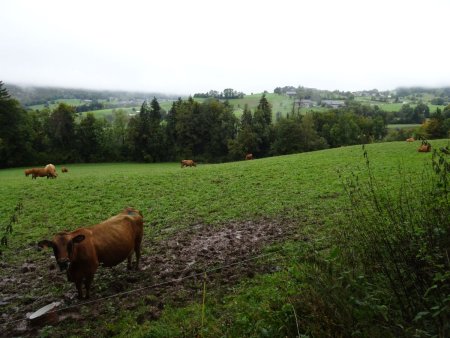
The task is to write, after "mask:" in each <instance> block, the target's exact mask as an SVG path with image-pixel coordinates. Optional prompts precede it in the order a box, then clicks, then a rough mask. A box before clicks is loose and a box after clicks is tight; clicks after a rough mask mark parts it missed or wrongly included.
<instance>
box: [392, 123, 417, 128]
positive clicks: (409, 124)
mask: <svg viewBox="0 0 450 338" xmlns="http://www.w3.org/2000/svg"><path fill="white" fill-rule="evenodd" d="M420 126H421V124H419V123H416V124H413V123H408V124H388V126H387V127H388V129H414V128H419V127H420Z"/></svg>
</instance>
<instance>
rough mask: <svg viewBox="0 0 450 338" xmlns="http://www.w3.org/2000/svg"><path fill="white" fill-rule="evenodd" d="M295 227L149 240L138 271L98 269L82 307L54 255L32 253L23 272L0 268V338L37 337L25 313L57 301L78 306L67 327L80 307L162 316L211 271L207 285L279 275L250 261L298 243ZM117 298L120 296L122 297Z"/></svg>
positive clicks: (269, 223) (244, 227)
mask: <svg viewBox="0 0 450 338" xmlns="http://www.w3.org/2000/svg"><path fill="white" fill-rule="evenodd" d="M297 230H298V224H297V223H293V222H290V221H274V220H264V219H263V220H259V221H246V222H232V223H228V224H226V225H223V226H220V227H212V226H209V225H203V224H200V225H196V226H192V227H190V228H188V229H184V230H180V231H177V232H176V233H174V234H172V235H170V236H169V237H168V238H166V239H164V240H158V241H156V240H152V239H149V238H146V239H145V240H144V248H145V249H144V254H143V256H142V259H141V271H127V270H126V268H125V263H124V264H120V265H119V266H117V267H114V268H102V267H101V268H99V270H98V271H97V274H96V276H95V280H94V284H93V288H92V295H91V301H93V302H92V303H89V304H86V305H83V306H78V305H81V304H80V303H83V302H84V301H79V300H77V299H76V290H75V287H74V285H73V284H72V283H69V282H67V280H66V276H65V275H64V274H61V273H60V272H59V271H58V270H57V269H56V268H55V265H54V258H49V257H50V256H51V254H50V252H47V253H46V254H43V253H41V254H39V253H37V254H33V257H37V258H36V259H33V260H28V261H26V262H24V263H23V264H22V265H21V266H18V267H12V266H9V265H7V264H5V263H2V264H3V265H2V268H4V269H5V271H6V274H3V273H2V275H3V277H1V279H0V310H1V311H0V312H1V313H2V314H1V317H0V324H1V326H0V333H1V334H0V336H4V335H6V336H17V335H20V336H30V335H35V334H36V328H31V327H29V325H27V323H26V321H25V320H24V319H25V318H26V314H27V313H29V312H33V311H35V310H37V309H38V308H40V307H42V306H44V305H46V304H48V303H51V302H54V301H59V302H62V306H61V308H67V307H71V306H74V307H73V308H71V309H68V310H66V311H62V312H61V314H60V316H59V318H60V321H62V320H64V322H67V321H70V320H73V318H76V321H78V322H80V321H83V318H82V317H83V316H82V315H80V314H79V311H80V308H83V311H81V313H85V312H86V313H87V314H88V315H87V316H86V317H89V318H90V319H91V320H92V319H93V318H94V319H95V318H96V317H98V316H102V315H108V316H111V313H110V312H108V309H107V308H108V307H111V306H112V307H114V308H116V309H117V308H119V309H126V310H132V309H133V308H135V307H137V306H138V305H139V304H142V301H144V303H145V304H146V305H148V308H149V311H150V313H149V314H148V316H144V317H146V318H150V319H157V318H159V316H160V314H161V311H163V308H164V305H165V304H167V303H171V304H180V305H182V304H184V303H186V302H189V301H192V300H193V299H197V298H198V297H197V296H198V294H199V293H200V294H201V291H202V288H201V284H202V280H203V272H204V271H208V273H207V280H208V285H209V287H210V288H211V287H212V286H214V285H217V287H219V286H227V285H230V284H232V283H235V282H236V281H238V280H239V279H241V278H242V277H253V276H254V275H255V274H257V273H261V272H270V271H275V270H276V269H277V266H276V264H275V265H274V263H272V264H269V263H266V264H264V263H262V262H261V261H258V260H256V259H255V260H254V259H252V258H253V257H256V256H258V255H260V254H261V251H262V248H263V247H265V246H267V245H269V244H273V243H276V242H281V241H283V240H285V239H287V238H293V236H295V237H297V238H299V235H296V233H297ZM52 286H53V288H52ZM55 287H56V290H58V292H55ZM60 290H62V291H60ZM118 293H123V295H120V296H117V294H118ZM108 297H110V298H108ZM105 299H106V300H107V301H105ZM96 300H97V301H96ZM86 308H87V309H86ZM118 312H120V311H114V312H113V313H118ZM73 313H76V315H73ZM144 317H143V315H140V317H138V318H137V321H138V322H141V321H143V320H144V319H143V318H144ZM86 320H87V319H86ZM109 320H112V319H111V318H109ZM3 323H6V325H3ZM5 328H6V331H3V330H4V329H5ZM65 332H66V334H67V331H65ZM72 333H75V334H76V332H72Z"/></svg>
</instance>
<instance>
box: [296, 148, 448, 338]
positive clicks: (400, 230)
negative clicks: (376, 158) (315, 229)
mask: <svg viewBox="0 0 450 338" xmlns="http://www.w3.org/2000/svg"><path fill="white" fill-rule="evenodd" d="M445 156H446V155H445V154H443V153H440V152H437V151H434V153H433V156H432V163H431V165H427V167H426V168H425V169H424V171H423V173H422V175H421V176H420V177H412V176H411V175H410V174H408V172H407V168H401V169H400V172H399V174H400V175H399V177H400V180H401V182H400V184H399V189H398V190H397V191H395V190H392V189H391V190H388V189H387V188H386V185H385V184H383V181H380V180H379V178H377V177H375V175H374V174H373V172H372V169H371V165H370V161H369V157H368V155H367V151H366V150H364V158H365V160H366V171H365V173H364V175H355V174H353V175H352V176H351V177H349V178H346V179H345V182H344V187H345V190H346V192H347V194H348V197H349V202H350V203H349V210H348V211H349V212H348V220H347V222H345V224H343V225H342V226H341V227H340V228H339V229H335V233H334V235H335V236H333V238H335V240H334V244H333V246H332V249H330V251H329V255H327V256H326V257H325V258H317V255H311V258H310V259H309V262H308V264H305V265H304V269H305V276H310V277H305V281H306V285H308V286H307V287H306V288H305V291H304V292H303V297H302V300H301V302H300V301H299V302H298V304H297V306H298V310H297V311H298V312H299V313H300V317H302V316H304V317H303V318H307V319H313V322H312V323H305V324H306V327H305V329H306V330H307V331H308V332H310V333H312V334H313V335H314V336H316V335H324V334H330V333H331V332H334V334H335V333H336V332H338V333H339V334H341V335H344V336H350V335H352V334H362V335H368V336H373V335H376V336H380V335H388V336H411V335H413V334H415V335H418V336H435V335H438V336H441V337H444V336H446V335H448V334H449V330H450V324H449V323H450V322H449V315H450V307H449V305H450V272H449V271H450V259H449V253H448V248H449V247H450V201H449V192H450V189H449V188H450V187H449V174H450V163H449V161H448V158H446V157H445ZM300 304H301V305H300ZM314 318H315V319H316V321H315V323H316V324H317V320H318V319H320V321H321V325H314Z"/></svg>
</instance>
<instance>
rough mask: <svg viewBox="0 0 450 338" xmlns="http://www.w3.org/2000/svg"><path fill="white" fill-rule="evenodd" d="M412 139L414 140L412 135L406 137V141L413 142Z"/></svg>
mask: <svg viewBox="0 0 450 338" xmlns="http://www.w3.org/2000/svg"><path fill="white" fill-rule="evenodd" d="M414 141H415V139H414V137H410V138H407V139H406V142H414Z"/></svg>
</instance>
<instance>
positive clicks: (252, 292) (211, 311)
mask: <svg viewBox="0 0 450 338" xmlns="http://www.w3.org/2000/svg"><path fill="white" fill-rule="evenodd" d="M431 143H432V145H433V146H434V147H439V146H442V145H445V144H447V140H440V141H439V140H437V141H432V142H431ZM418 145H419V144H418V143H417V142H415V143H406V142H392V143H382V144H373V145H369V146H367V147H366V149H367V150H368V152H369V153H370V158H371V161H373V163H374V166H373V170H374V173H375V175H376V176H377V177H383V183H384V184H385V186H386V187H392V188H395V187H396V185H397V184H399V183H398V182H399V180H398V168H399V167H400V166H402V167H406V168H408V170H409V171H410V172H411V173H417V176H418V177H419V176H420V173H421V171H422V169H423V165H424V163H425V162H426V161H429V159H430V158H431V154H429V153H428V154H424V153H418V152H417V147H418ZM56 166H57V170H58V172H59V176H58V178H57V179H55V180H50V179H45V178H38V179H37V180H32V179H31V178H30V177H25V176H24V173H23V170H24V168H16V169H7V170H1V171H0V182H1V184H0V235H3V229H4V226H5V224H6V223H8V221H9V218H10V216H11V214H12V213H13V211H14V208H15V206H16V205H17V203H18V202H21V203H22V205H23V208H22V210H21V213H20V215H19V216H18V221H17V223H15V224H14V225H13V232H12V233H11V234H9V235H8V246H7V247H5V246H3V247H1V249H2V251H3V254H2V256H1V258H0V260H1V261H2V262H4V263H6V264H7V265H8V267H10V268H9V269H8V274H10V273H11V271H15V273H17V274H18V275H19V276H20V272H19V270H20V267H21V266H22V264H23V263H24V262H26V261H27V260H32V261H36V260H37V261H39V260H40V261H42V260H43V259H44V256H43V254H42V253H40V252H37V251H35V250H34V249H33V245H34V244H35V243H36V242H37V241H39V240H41V239H44V238H48V237H50V236H51V235H52V234H54V233H55V232H57V231H60V230H65V229H68V230H72V229H75V228H77V227H80V226H85V225H91V224H95V223H97V222H100V221H102V220H105V219H106V218H108V217H110V216H112V215H114V214H117V213H118V212H119V211H120V210H121V209H122V208H124V207H126V206H133V207H135V208H137V209H140V210H141V211H142V212H143V214H144V220H145V237H146V238H147V239H149V238H151V239H152V240H163V239H164V237H170V234H171V233H173V232H176V231H177V229H180V228H189V227H192V226H194V225H196V224H208V225H210V226H215V225H217V226H219V225H220V226H226V223H227V222H231V221H239V220H242V221H244V220H249V219H261V218H264V219H280V218H283V219H289V220H302V221H301V222H300V221H299V224H300V223H301V224H302V226H305V224H306V225H307V226H306V227H305V228H304V229H303V228H302V229H300V230H301V231H302V232H304V233H308V236H313V237H315V238H317V241H318V242H320V238H321V237H322V233H323V229H324V228H332V227H333V226H336V225H337V219H338V218H339V217H340V216H341V215H342V214H343V213H345V210H346V197H345V196H344V193H343V189H342V186H341V181H340V178H339V172H340V173H341V174H343V175H344V176H345V175H346V173H350V172H362V171H363V170H362V169H363V167H364V160H363V158H362V151H361V147H360V146H354V147H343V148H338V149H331V150H324V151H317V152H311V153H304V154H296V155H289V156H281V157H273V158H266V159H257V160H254V161H241V162H233V163H225V164H208V165H206V164H204V165H202V164H199V165H198V166H197V167H196V168H183V169H181V168H180V165H179V164H178V163H164V164H136V163H121V164H73V165H66V167H67V168H68V169H69V173H67V174H62V173H60V171H59V168H60V167H61V166H62V164H61V165H60V164H58V163H56ZM323 225H325V227H323ZM299 226H300V225H299ZM162 234H164V235H162ZM286 245H287V246H286V248H287V249H286V250H287V252H288V253H287V254H289V252H290V253H294V252H295V254H296V255H299V252H301V251H302V249H301V248H302V245H301V244H298V243H297V244H292V243H291V244H289V243H288V244H286ZM143 251H144V255H145V254H146V253H147V252H149V248H144V249H143ZM49 255H50V254H49ZM49 255H47V256H49ZM47 256H46V257H47ZM174 259H176V257H175V258H174ZM290 264H291V263H290V260H289V259H287V260H286V259H285V260H282V262H281V263H277V264H276V265H275V266H278V268H277V269H278V270H280V271H278V270H277V269H276V271H275V272H274V273H271V274H269V275H267V276H266V275H262V276H257V277H256V278H254V279H251V280H249V281H246V280H247V278H243V282H242V284H241V285H239V286H236V287H231V288H230V289H227V291H226V293H227V294H228V296H220V297H217V298H216V297H214V296H212V295H211V293H208V295H207V298H206V300H207V305H206V306H207V307H206V321H207V323H208V324H205V327H204V328H202V330H203V331H202V332H203V335H204V336H217V334H219V333H221V332H222V333H228V334H230V335H241V334H242V335H244V336H258V335H265V334H266V333H267V334H269V335H273V334H275V335H276V332H275V331H273V330H275V328H276V327H277V325H278V324H276V323H280V322H283V320H289V321H291V320H292V319H293V318H294V317H293V313H292V311H291V309H290V308H289V306H288V305H287V306H286V307H282V308H281V309H278V308H277V310H276V311H275V310H274V311H275V312H273V313H274V314H276V316H275V317H274V318H272V319H273V320H272V319H270V318H269V317H270V313H271V309H275V304H279V303H280V302H282V303H283V302H285V303H286V302H288V300H289V297H291V296H292V294H293V292H294V291H293V290H292V289H291V287H293V285H291V286H289V278H291V277H292V273H293V272H292V271H291V272H289V271H290V270H289V269H291V268H292V266H291V265H290ZM3 271H6V270H0V280H1V279H4V278H5V277H7V276H6V275H5V273H6V272H3ZM8 276H9V275H8ZM290 276H291V277H290ZM38 277H40V276H38V275H36V278H38ZM280 279H281V281H280ZM94 283H96V285H97V287H98V288H101V287H102V285H101V282H100V281H99V280H98V279H96V281H95V282H94ZM279 283H284V285H285V288H284V289H283V290H280V288H279V287H278V288H277V286H276V285H277V284H279ZM286 283H287V284H286ZM42 287H43V288H45V292H46V293H50V294H52V296H53V297H54V298H58V297H60V295H61V293H62V292H63V291H66V290H72V289H73V285H70V284H69V283H67V287H64V290H61V289H55V288H52V286H51V285H48V286H42ZM201 287H202V286H201V285H199V288H201ZM277 290H278V291H277ZM43 292H44V291H43V290H18V293H21V296H26V295H31V296H33V297H38V296H39V294H42V293H43ZM211 292H213V291H211ZM276 292H280V294H279V296H275V293H276ZM199 304H201V298H199V299H193V302H192V304H191V305H189V304H188V305H187V306H186V307H184V306H175V305H170V304H169V305H168V306H167V307H166V308H165V309H164V311H163V312H162V315H161V317H160V319H159V320H157V321H154V320H152V319H151V318H150V317H151V316H150V317H149V316H147V317H146V316H145V315H143V314H145V311H146V310H145V308H146V307H148V305H146V304H141V305H135V309H134V310H133V311H130V310H129V309H119V310H118V311H119V317H121V318H122V319H121V320H120V321H118V322H116V323H113V324H108V325H109V326H108V327H107V325H106V323H105V325H103V324H101V325H98V323H97V324H96V323H94V322H92V323H90V324H89V325H86V327H85V329H86V330H87V331H86V332H84V331H83V332H84V333H82V334H86V335H95V334H98V335H111V334H118V335H126V334H127V333H133V332H134V335H143V336H145V335H148V336H172V333H173V335H179V334H181V335H182V334H188V335H190V334H194V335H195V334H198V333H199V332H200V331H199V330H200V328H199V325H200V324H199V321H200V316H199V315H198V314H199V313H200V312H199V311H200V310H199ZM244 304H245V307H243V306H244ZM258 304H260V305H258ZM286 304H288V303H286ZM282 305H283V304H282ZM261 306H262V307H261ZM242 307H243V308H242ZM257 308H259V310H257ZM222 310H223V313H222V314H221V313H218V311H219V312H220V311H222ZM84 311H87V312H88V313H89V314H91V315H90V316H91V317H92V316H93V317H94V318H97V319H98V320H99V321H100V322H102V321H104V320H105V318H104V317H103V316H102V315H98V316H97V317H96V315H95V314H94V315H92V311H94V310H93V309H90V308H89V307H87V308H86V309H85V310H84ZM114 311H115V310H114ZM120 311H123V316H122V315H121V314H122V312H120ZM140 314H141V315H143V317H142V316H141V317H140V318H141V320H138V319H137V318H138V317H139V315H140ZM194 314H195V316H197V317H195V318H193V317H192V316H193V315H194ZM191 315H192V316H191ZM277 316H278V317H277ZM283 316H285V319H283V318H282V317H283ZM286 316H287V317H286ZM142 318H143V319H142ZM137 322H138V323H139V324H137ZM258 323H259V324H258ZM100 326H101V327H100ZM183 327H184V328H185V330H181V331H180V330H179V329H180V328H183ZM177 328H178V329H177ZM78 329H79V328H78ZM55 330H56V331H57V332H59V333H61V332H65V331H67V332H69V333H70V332H74V331H72V330H75V328H74V327H73V325H72V324H70V323H69V322H67V321H65V322H62V323H60V325H59V327H58V328H57V329H55ZM96 330H98V331H96ZM205 330H206V331H205ZM208 330H209V331H208ZM76 332H78V333H80V332H79V331H76ZM283 332H286V331H283ZM291 333H292V332H291ZM293 334H295V332H294V333H293Z"/></svg>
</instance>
